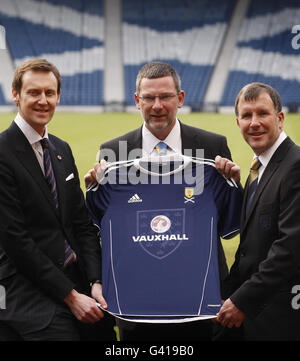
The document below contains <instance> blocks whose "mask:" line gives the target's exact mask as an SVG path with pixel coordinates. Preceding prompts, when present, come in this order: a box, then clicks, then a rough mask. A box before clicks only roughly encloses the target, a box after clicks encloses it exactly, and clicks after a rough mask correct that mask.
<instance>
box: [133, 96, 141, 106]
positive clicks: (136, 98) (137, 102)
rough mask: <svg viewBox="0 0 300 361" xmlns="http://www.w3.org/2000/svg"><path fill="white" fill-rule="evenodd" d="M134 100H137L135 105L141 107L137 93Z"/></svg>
mask: <svg viewBox="0 0 300 361" xmlns="http://www.w3.org/2000/svg"><path fill="white" fill-rule="evenodd" d="M134 100H135V105H136V107H137V109H140V98H139V97H138V96H137V94H136V93H134Z"/></svg>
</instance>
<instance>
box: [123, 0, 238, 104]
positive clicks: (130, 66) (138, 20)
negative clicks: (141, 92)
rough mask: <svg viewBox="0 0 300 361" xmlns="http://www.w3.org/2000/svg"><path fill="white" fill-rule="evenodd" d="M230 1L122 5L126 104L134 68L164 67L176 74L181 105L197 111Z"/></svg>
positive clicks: (128, 1)
mask: <svg viewBox="0 0 300 361" xmlns="http://www.w3.org/2000/svg"><path fill="white" fill-rule="evenodd" d="M234 3H235V2H234V1H232V0H226V1H218V0H185V1H182V0H172V1H168V0H152V1H135V0H123V2H122V6H123V19H122V21H123V27H122V29H123V57H124V58H123V61H124V73H125V94H126V100H125V101H126V104H127V105H131V104H133V96H132V94H133V93H134V91H135V79H136V75H137V72H138V70H139V68H140V67H141V66H142V65H143V64H145V63H146V62H149V61H154V60H158V61H159V60H162V61H167V62H169V63H170V64H172V65H173V66H175V68H176V69H177V70H178V72H179V73H180V75H181V78H182V88H183V89H184V90H185V91H186V94H187V97H186V102H185V104H186V105H190V106H191V107H192V108H194V109H199V108H200V107H201V104H202V102H203V97H204V94H205V91H206V88H207V85H208V82H209V79H210V76H211V72H212V70H213V67H214V64H215V61H216V58H217V55H218V51H219V49H220V45H221V43H222V39H223V36H224V34H225V31H226V27H227V24H228V21H229V19H230V16H231V13H232V9H233V6H234Z"/></svg>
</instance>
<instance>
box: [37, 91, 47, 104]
mask: <svg viewBox="0 0 300 361" xmlns="http://www.w3.org/2000/svg"><path fill="white" fill-rule="evenodd" d="M39 103H40V104H47V97H46V94H45V93H44V92H43V93H41V95H40V98H39Z"/></svg>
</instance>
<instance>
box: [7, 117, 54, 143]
mask: <svg viewBox="0 0 300 361" xmlns="http://www.w3.org/2000/svg"><path fill="white" fill-rule="evenodd" d="M14 121H15V123H16V124H17V126H18V127H19V128H20V129H21V131H22V132H23V134H24V135H25V137H26V138H27V140H28V142H29V143H30V144H31V145H33V144H35V143H37V142H39V141H40V140H41V139H43V138H48V130H47V126H46V127H45V133H44V136H43V137H41V136H40V135H39V133H38V132H37V131H35V130H34V129H33V128H32V127H31V126H30V125H29V124H28V123H27V122H26V120H24V118H23V117H22V116H21V115H20V113H18V114H17V116H16V118H15V120H14Z"/></svg>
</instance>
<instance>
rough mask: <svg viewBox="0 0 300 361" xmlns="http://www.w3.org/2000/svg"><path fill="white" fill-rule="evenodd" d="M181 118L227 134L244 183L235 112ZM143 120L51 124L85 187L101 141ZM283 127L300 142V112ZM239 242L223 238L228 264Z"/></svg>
mask: <svg viewBox="0 0 300 361" xmlns="http://www.w3.org/2000/svg"><path fill="white" fill-rule="evenodd" d="M14 116H15V114H12V113H10V114H8V113H6V114H4V113H0V131H3V130H4V129H5V128H7V127H8V126H9V124H10V123H11V121H12V120H13V119H14ZM179 118H180V119H181V120H182V121H183V122H185V123H186V124H189V125H192V126H195V127H198V128H202V129H206V130H210V131H212V132H216V133H219V134H223V135H225V136H226V137H227V141H228V145H229V148H230V150H231V154H232V158H233V160H234V161H235V162H236V163H237V164H238V165H239V166H240V167H241V170H242V173H241V174H242V184H244V182H245V179H246V177H247V175H248V170H249V164H250V162H251V159H252V156H253V153H252V151H251V149H250V147H249V146H248V145H247V144H246V143H245V142H244V140H243V138H242V136H241V134H240V131H239V128H238V127H237V125H236V120H235V117H234V115H223V114H213V113H208V114H206V113H191V114H182V115H179ZM141 124H142V120H141V117H140V115H139V114H129V113H101V114H82V113H72V114H71V113H56V114H55V116H54V118H53V119H52V121H51V123H50V124H49V131H50V132H51V133H53V134H55V135H57V136H58V137H60V138H62V139H64V140H66V141H67V142H68V143H69V144H70V146H71V148H72V150H73V154H74V157H75V160H76V164H77V167H78V170H79V175H80V179H81V183H82V188H83V189H84V186H83V176H84V174H85V173H86V172H87V171H88V169H90V168H91V167H92V166H93V164H94V163H95V161H96V155H97V151H98V149H99V145H100V144H101V143H103V142H104V141H106V140H109V139H111V138H114V137H117V136H119V135H121V134H124V133H126V132H128V131H130V130H132V129H135V128H137V127H139V126H140V125H141ZM284 129H285V131H286V133H287V134H288V135H289V136H290V137H291V138H292V139H293V140H294V142H295V143H297V144H298V145H300V114H288V115H287V116H286V119H285V123H284ZM238 242H239V237H235V238H233V239H231V240H224V241H223V245H224V249H225V253H226V258H227V262H228V265H229V266H230V265H231V264H232V262H233V260H234V253H235V250H236V247H237V244H238Z"/></svg>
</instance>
